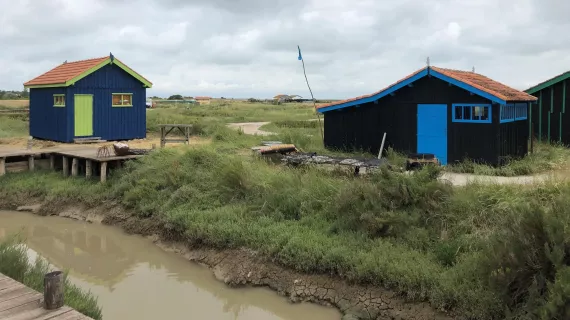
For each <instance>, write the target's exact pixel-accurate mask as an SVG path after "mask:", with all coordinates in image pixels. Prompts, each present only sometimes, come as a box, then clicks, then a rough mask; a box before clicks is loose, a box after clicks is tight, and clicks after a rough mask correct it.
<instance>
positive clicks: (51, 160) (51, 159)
mask: <svg viewBox="0 0 570 320" xmlns="http://www.w3.org/2000/svg"><path fill="white" fill-rule="evenodd" d="M49 168H50V170H54V169H55V156H54V155H53V154H50V155H49Z"/></svg>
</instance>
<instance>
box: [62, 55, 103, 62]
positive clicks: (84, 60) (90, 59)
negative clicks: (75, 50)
mask: <svg viewBox="0 0 570 320" xmlns="http://www.w3.org/2000/svg"><path fill="white" fill-rule="evenodd" d="M107 58H109V56H106V57H98V58H89V59H83V60H76V61H68V62H66V63H77V62H86V61H92V60H101V59H107Z"/></svg>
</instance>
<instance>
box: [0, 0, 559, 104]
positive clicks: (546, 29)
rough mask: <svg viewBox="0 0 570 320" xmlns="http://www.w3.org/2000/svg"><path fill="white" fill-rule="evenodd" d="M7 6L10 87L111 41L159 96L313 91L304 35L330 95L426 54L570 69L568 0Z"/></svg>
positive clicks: (544, 70) (450, 62)
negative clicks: (308, 83)
mask: <svg viewBox="0 0 570 320" xmlns="http://www.w3.org/2000/svg"><path fill="white" fill-rule="evenodd" d="M26 3H27V4H28V5H27V6H26ZM0 7H2V8H3V11H2V12H0V23H1V25H2V26H3V28H2V29H1V30H0V43H1V44H2V50H1V51H0V65H1V66H5V67H3V68H0V88H2V89H18V88H21V84H22V83H23V82H24V81H26V80H29V79H28V77H33V76H36V75H38V74H40V73H42V72H45V71H46V70H45V69H46V68H48V69H49V68H50V67H53V66H55V65H57V64H59V63H61V62H62V61H63V60H76V59H86V58H91V57H98V56H102V55H107V54H108V53H109V51H112V52H113V54H115V55H116V56H117V57H119V58H120V59H121V60H123V61H124V62H125V63H127V64H128V65H129V66H131V67H133V68H134V69H136V70H137V71H139V72H140V73H142V74H143V75H145V77H148V78H149V79H151V80H152V81H153V83H154V88H153V89H152V90H150V91H149V94H151V95H154V94H159V95H168V94H172V93H179V92H180V93H183V94H189V95H198V94H208V95H213V96H217V95H224V96H231V95H234V96H236V97H251V96H259V97H271V96H273V95H274V94H275V93H276V92H288V91H291V92H296V93H298V94H301V95H308V92H304V91H306V86H305V83H304V78H303V75H302V68H301V65H300V61H298V60H297V48H296V46H297V45H300V46H301V49H302V50H303V57H304V58H305V62H306V63H307V72H308V75H309V81H311V82H312V83H311V85H312V86H313V87H314V89H315V91H316V94H317V95H318V96H319V97H330V98H346V97H348V96H352V95H360V94H363V93H369V92H373V91H375V90H378V89H379V88H381V87H383V86H385V85H387V84H390V83H392V82H394V81H395V80H397V79H400V78H401V77H403V76H404V75H406V74H408V73H409V72H412V71H414V70H416V69H418V68H421V67H422V66H424V65H425V58H426V57H427V56H430V58H431V60H432V63H433V64H435V65H440V66H445V67H451V68H464V69H470V68H471V66H473V65H475V67H476V69H477V70H480V71H481V72H487V71H488V72H489V73H488V74H487V75H488V76H491V77H493V76H498V77H500V78H501V79H500V80H501V81H503V82H505V83H507V84H510V85H512V86H514V87H519V88H520V87H524V86H525V85H526V84H527V83H528V82H532V81H535V82H538V81H541V80H544V78H546V77H547V76H548V75H550V74H559V73H561V72H563V71H565V70H567V69H570V58H567V57H570V33H568V32H566V31H565V30H568V28H569V27H570V21H569V20H568V19H567V13H568V12H570V2H567V1H563V0H540V1H539V0H520V1H517V2H516V3H515V4H513V3H512V2H503V1H492V0H479V1H453V0H402V1H397V2H394V1H389V0H358V1H357V0H290V1H285V0H272V1H268V0H233V1H231V0H226V1H224V0H191V1H183V0H161V1H159V0H137V1H135V0H132V1H129V0H73V1H70V0H60V1H39V2H38V1H27V2H26V1H21V2H8V0H0ZM450 25H451V27H450ZM553 35H556V36H553ZM546 53H549V54H550V56H549V58H548V59H545V58H543V56H544V55H545V54H546ZM14 75H15V76H14Z"/></svg>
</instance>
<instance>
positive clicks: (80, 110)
mask: <svg viewBox="0 0 570 320" xmlns="http://www.w3.org/2000/svg"><path fill="white" fill-rule="evenodd" d="M73 101H74V106H75V108H74V112H75V117H74V119H75V136H76V137H88V136H92V135H93V95H90V94H76V95H75V96H74V100H73Z"/></svg>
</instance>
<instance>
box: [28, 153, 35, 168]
mask: <svg viewBox="0 0 570 320" xmlns="http://www.w3.org/2000/svg"><path fill="white" fill-rule="evenodd" d="M28 170H30V171H34V156H28Z"/></svg>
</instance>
